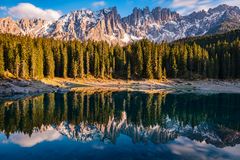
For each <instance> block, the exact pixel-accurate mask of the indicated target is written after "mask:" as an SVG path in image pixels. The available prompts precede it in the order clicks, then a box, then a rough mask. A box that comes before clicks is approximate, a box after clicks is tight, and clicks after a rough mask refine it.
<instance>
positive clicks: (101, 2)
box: [92, 1, 106, 7]
mask: <svg viewBox="0 0 240 160" xmlns="http://www.w3.org/2000/svg"><path fill="white" fill-rule="evenodd" d="M105 5H106V2H105V1H98V2H93V3H92V6H93V7H104V6H105Z"/></svg>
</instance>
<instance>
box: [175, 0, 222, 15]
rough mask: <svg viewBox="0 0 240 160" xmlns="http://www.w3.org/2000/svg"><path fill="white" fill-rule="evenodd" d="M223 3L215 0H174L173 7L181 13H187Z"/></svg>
mask: <svg viewBox="0 0 240 160" xmlns="http://www.w3.org/2000/svg"><path fill="white" fill-rule="evenodd" d="M219 4H221V1H214V0H173V2H172V4H171V7H172V8H174V9H176V10H177V11H178V12H179V13H180V14H182V15H187V14H190V13H191V12H193V11H200V10H208V9H209V8H213V7H216V6H217V5H219Z"/></svg>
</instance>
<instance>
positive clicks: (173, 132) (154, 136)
mask: <svg viewBox="0 0 240 160" xmlns="http://www.w3.org/2000/svg"><path fill="white" fill-rule="evenodd" d="M53 128H54V129H55V130H57V131H58V132H59V133H60V134H61V135H64V136H66V137H68V138H69V139H72V140H75V141H81V142H90V141H104V142H108V143H115V142H116V141H117V138H118V137H119V135H120V134H124V135H127V136H128V137H130V138H131V139H132V142H133V143H141V142H142V143H147V142H152V143H154V144H160V143H168V142H169V141H172V140H174V139H176V138H177V137H180V136H184V137H188V138H189V139H192V140H195V141H199V142H203V141H204V142H206V143H207V144H212V145H214V146H217V147H220V148H223V147H226V146H235V145H237V144H239V141H240V137H239V135H240V132H238V131H235V130H232V129H229V128H226V127H223V126H221V125H210V124H209V123H205V122H202V123H201V124H199V125H196V126H194V127H193V126H190V125H181V124H180V122H179V121H175V120H171V119H168V118H167V119H166V120H165V125H164V126H162V125H158V124H156V125H153V126H147V127H146V126H143V125H142V124H139V125H136V124H132V123H129V122H128V121H127V115H126V112H122V113H121V119H119V120H116V118H115V117H114V116H113V117H110V119H109V121H108V122H107V123H106V124H98V123H94V124H90V123H87V122H85V123H84V122H81V123H80V124H77V125H73V124H69V123H67V122H62V123H61V124H60V125H57V126H53Z"/></svg>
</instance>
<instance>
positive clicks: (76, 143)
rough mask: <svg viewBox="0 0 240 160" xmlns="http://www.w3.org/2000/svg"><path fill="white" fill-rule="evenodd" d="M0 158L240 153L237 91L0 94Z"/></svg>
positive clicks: (73, 159) (43, 159)
mask: <svg viewBox="0 0 240 160" xmlns="http://www.w3.org/2000/svg"><path fill="white" fill-rule="evenodd" d="M0 159H1V160H65V159H69V160H78V159H79V160H80V159H102V160H106V159H115V160H118V159H124V160H125V159H127V160H128V159H129V160H132V159H148V160H151V159H170V160H174V159H176V160H177V159H196V160H197V159H236V160H239V159H240V94H209V95H208V94H206V95H201V94H173V93H170V94H168V93H164V92H162V93H151V92H149V93H144V92H127V91H126V92H125V91H122V92H111V91H106V92H100V91H99V92H69V93H50V94H43V95H39V96H34V97H27V98H20V99H15V100H12V99H4V100H1V101H0Z"/></svg>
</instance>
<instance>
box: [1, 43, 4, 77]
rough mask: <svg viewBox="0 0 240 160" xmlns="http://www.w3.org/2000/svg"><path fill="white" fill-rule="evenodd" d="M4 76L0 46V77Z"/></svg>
mask: <svg viewBox="0 0 240 160" xmlns="http://www.w3.org/2000/svg"><path fill="white" fill-rule="evenodd" d="M3 76H4V59H3V46H2V45H1V44H0V77H3Z"/></svg>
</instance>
